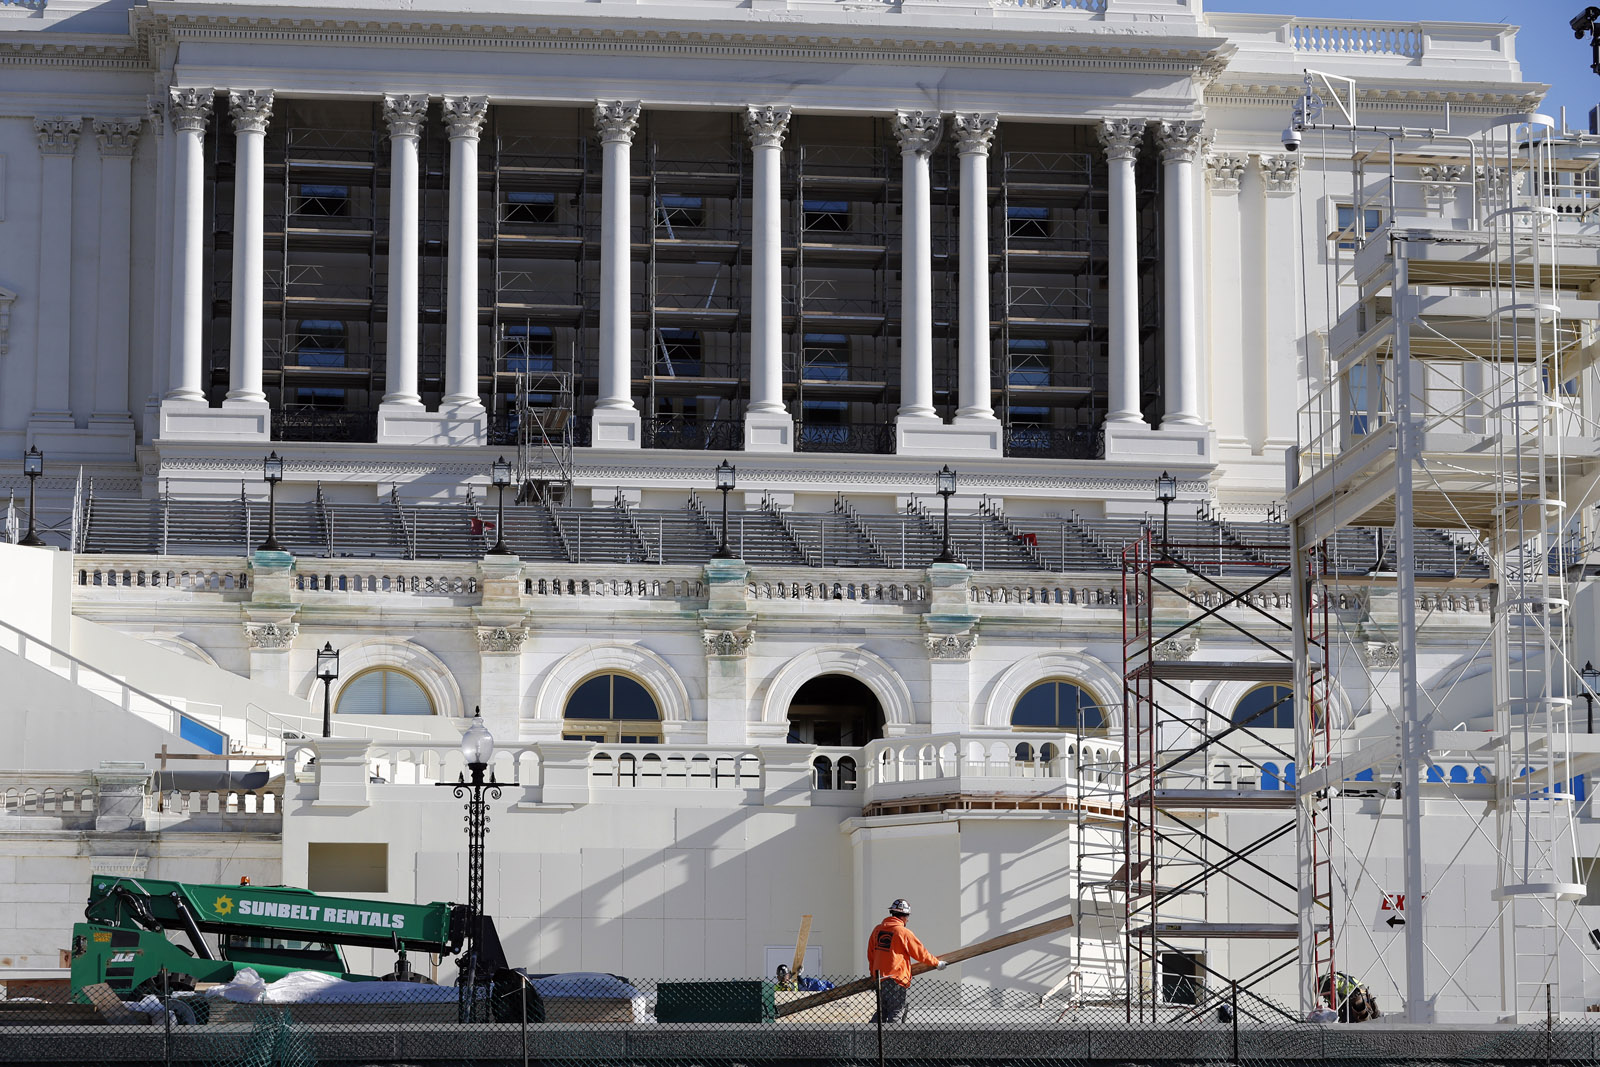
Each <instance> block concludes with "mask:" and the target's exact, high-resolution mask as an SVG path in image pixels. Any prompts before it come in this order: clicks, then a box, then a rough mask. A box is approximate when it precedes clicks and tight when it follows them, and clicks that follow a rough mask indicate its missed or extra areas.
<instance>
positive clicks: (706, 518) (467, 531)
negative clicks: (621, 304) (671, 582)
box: [80, 496, 1489, 580]
mask: <svg viewBox="0 0 1600 1067" xmlns="http://www.w3.org/2000/svg"><path fill="white" fill-rule="evenodd" d="M494 522H495V518H494V512H493V511H492V510H491V509H488V508H474V507H473V506H472V505H471V504H470V503H437V504H434V503H428V504H423V503H418V504H401V503H399V502H398V501H397V500H390V501H386V502H384V503H372V504H351V503H336V502H333V501H329V500H327V499H319V500H313V501H308V502H303V503H280V504H279V505H278V513H277V535H278V539H279V541H281V542H282V543H283V544H284V545H285V546H286V547H288V549H289V550H290V551H291V552H293V553H294V554H295V555H297V556H303V557H325V558H354V559H461V560H467V559H477V558H478V557H479V556H481V555H483V551H484V548H485V546H486V545H487V544H490V543H492V542H493V540H494V529H493V523H494ZM940 522H941V520H940V517H939V516H937V515H936V514H933V513H932V512H930V511H925V510H924V509H922V508H920V507H917V506H916V505H915V504H913V505H912V507H910V508H908V509H907V510H906V511H905V512H901V513H869V512H865V511H862V510H861V509H860V508H858V507H857V506H855V505H853V504H852V503H851V502H850V501H848V500H847V499H845V498H844V497H842V496H841V497H840V498H839V499H838V500H837V501H836V502H835V505H834V508H833V509H832V510H830V511H828V512H813V513H807V512H795V511H792V510H786V509H779V508H777V507H775V506H766V507H762V508H759V509H753V510H740V511H735V512H733V513H731V514H730V515H729V517H728V540H729V544H730V546H731V547H732V549H733V550H734V552H735V554H736V555H738V556H739V557H740V558H742V559H745V560H746V561H747V562H750V563H756V564H766V565H789V566H812V567H878V568H884V567H886V568H894V569H901V568H910V569H917V568H922V567H926V566H927V564H928V563H929V562H930V561H931V560H932V559H933V558H934V556H935V555H937V554H938V551H939V545H940V537H941V526H940ZM1157 522H1159V519H1157V518H1154V517H1144V518H1139V517H1129V518H1089V517H1085V516H1082V515H1078V514H1076V513H1074V514H1072V515H1066V516H1015V515H1008V514H1004V513H1002V512H1001V511H1000V509H999V508H998V507H997V506H988V505H986V506H985V507H983V508H981V509H979V510H978V511H975V512H968V513H963V514H959V515H952V516H951V518H950V540H951V544H952V547H953V548H954V549H955V552H956V554H957V556H958V558H960V559H962V560H963V561H964V562H966V564H967V565H968V566H970V567H971V568H973V569H974V570H1005V571H1054V572H1068V573H1070V572H1105V571H1114V570H1116V569H1117V559H1118V554H1119V553H1120V551H1121V548H1122V546H1123V545H1124V544H1126V543H1128V542H1130V541H1132V540H1134V539H1136V538H1137V537H1139V536H1140V535H1141V534H1142V532H1143V531H1144V530H1145V529H1146V527H1147V525H1149V524H1152V523H1157ZM505 523H506V530H505V535H506V541H507V543H508V544H509V545H510V546H511V549H512V551H513V552H515V553H516V554H517V555H518V556H520V557H521V558H523V559H530V560H550V561H560V562H571V563H628V564H633V563H669V564H678V565H682V564H697V563H703V562H705V561H706V560H707V559H709V558H710V557H711V554H712V553H713V552H715V551H716V546H717V540H718V535H719V533H720V526H719V523H720V516H719V515H718V514H717V513H716V512H715V509H713V508H711V507H710V506H708V505H707V504H705V503H704V502H701V501H694V500H692V501H691V502H690V503H689V504H687V505H686V506H685V507H683V508H676V509H673V508H636V507H632V506H629V505H625V504H623V503H613V504H612V505H611V506H609V507H599V508H593V507H575V506H567V505H561V504H549V503H545V502H533V503H526V504H518V505H514V506H508V507H507V508H506V512H505ZM84 524H85V528H84V530H82V531H81V533H80V548H81V550H82V551H84V552H88V553H135V554H149V555H164V556H197V555H198V556H248V555H250V554H251V553H252V552H253V551H254V549H255V547H256V546H255V543H254V541H255V539H256V538H258V537H259V536H260V535H261V533H262V532H263V531H264V530H265V529H266V505H265V504H264V503H261V502H256V501H244V500H230V501H226V502H217V501H214V500H213V501H201V500H176V499H171V498H163V499H160V500H154V501H151V500H120V499H114V498H110V497H97V498H96V499H95V501H94V506H93V508H92V509H89V510H88V514H87V516H86V518H85V520H84ZM1419 534H1420V536H1419V537H1418V539H1417V559H1418V562H1417V573H1418V574H1419V575H1423V576H1426V577H1429V578H1434V579H1469V580H1470V579H1483V578H1487V577H1488V576H1489V568H1488V565H1487V563H1486V562H1485V561H1484V558H1483V556H1482V553H1481V552H1478V551H1476V550H1475V548H1474V546H1472V545H1468V544H1464V543H1463V542H1462V541H1461V539H1460V538H1458V537H1453V536H1451V535H1449V534H1447V533H1444V532H1440V531H1433V530H1425V531H1419ZM1168 537H1169V539H1170V540H1171V542H1172V544H1173V545H1175V546H1180V545H1183V546H1194V547H1199V546H1203V547H1204V548H1205V555H1206V556H1207V557H1208V558H1211V559H1214V560H1216V561H1217V562H1216V563H1215V565H1214V566H1215V569H1216V570H1217V571H1219V572H1221V573H1226V572H1227V571H1228V570H1229V568H1230V566H1247V565H1259V564H1261V563H1270V562H1276V561H1279V560H1286V559H1287V558H1288V553H1289V531H1288V527H1287V526H1285V525H1283V524H1282V523H1280V522H1270V521H1268V522H1259V521H1249V522H1246V521H1236V520H1230V521H1226V522H1225V521H1222V520H1220V519H1218V518H1216V517H1214V516H1211V515H1208V514H1204V513H1202V514H1201V515H1197V516H1194V517H1185V518H1173V519H1171V520H1170V521H1169V523H1168ZM1178 551H1180V552H1181V551H1182V549H1178ZM1331 551H1332V556H1333V559H1332V566H1333V569H1335V570H1336V571H1338V572H1339V573H1342V574H1348V575H1359V574H1370V573H1378V574H1381V573H1383V572H1385V571H1388V570H1392V568H1393V567H1394V545H1393V538H1392V537H1391V536H1390V535H1389V532H1388V531H1387V530H1382V529H1365V528H1361V529H1346V530H1344V531H1341V532H1340V535H1339V537H1338V538H1337V539H1336V540H1335V541H1334V543H1333V545H1332V549H1331Z"/></svg>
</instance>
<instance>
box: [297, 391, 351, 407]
mask: <svg viewBox="0 0 1600 1067" xmlns="http://www.w3.org/2000/svg"><path fill="white" fill-rule="evenodd" d="M294 401H295V403H296V404H299V405H300V406H301V407H307V408H319V409H321V410H323V411H338V410H341V409H343V407H344V390H343V389H339V388H337V387H335V386H329V385H315V386H306V385H302V386H300V387H299V388H298V389H296V390H295V391H294Z"/></svg>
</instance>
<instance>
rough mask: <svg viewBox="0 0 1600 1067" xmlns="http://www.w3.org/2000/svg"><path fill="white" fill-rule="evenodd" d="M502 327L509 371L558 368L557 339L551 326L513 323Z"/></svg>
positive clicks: (524, 371) (522, 372)
mask: <svg viewBox="0 0 1600 1067" xmlns="http://www.w3.org/2000/svg"><path fill="white" fill-rule="evenodd" d="M502 329H503V330H504V333H503V334H502V336H503V337H504V339H505V345H504V350H505V369H506V370H507V371H509V372H510V373H512V374H533V373H536V372H539V371H552V370H555V369H556V341H555V335H554V334H553V333H552V332H551V330H550V327H548V326H530V325H527V324H524V323H511V324H508V325H506V326H504V327H502Z"/></svg>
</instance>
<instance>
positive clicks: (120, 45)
mask: <svg viewBox="0 0 1600 1067" xmlns="http://www.w3.org/2000/svg"><path fill="white" fill-rule="evenodd" d="M148 55H149V53H148V51H147V50H146V49H144V48H141V47H140V46H139V45H137V44H135V43H134V42H132V41H130V40H129V39H128V38H127V37H123V36H113V35H111V34H79V33H64V34H61V35H59V36H55V35H50V34H43V33H39V34H27V35H21V34H18V35H17V36H15V37H11V38H8V39H5V40H0V67H75V68H79V69H87V70H129V71H152V70H154V69H155V67H154V64H153V63H151V61H150V60H149V58H148Z"/></svg>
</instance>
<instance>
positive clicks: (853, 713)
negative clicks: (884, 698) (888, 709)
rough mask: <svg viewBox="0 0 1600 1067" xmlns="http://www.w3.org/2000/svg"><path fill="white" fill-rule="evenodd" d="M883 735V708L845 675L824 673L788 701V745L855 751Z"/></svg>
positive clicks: (875, 698)
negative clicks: (841, 748) (828, 747)
mask: <svg viewBox="0 0 1600 1067" xmlns="http://www.w3.org/2000/svg"><path fill="white" fill-rule="evenodd" d="M882 736H883V706H882V705H881V704H879V703H878V698H877V697H876V696H874V695H873V693H872V690H871V689H868V688H867V687H866V685H864V684H863V683H861V682H859V681H857V680H856V679H854V678H851V677H850V676H849V675H845V674H823V675H819V676H817V677H816V678H813V679H811V680H810V681H809V682H806V683H805V684H804V685H802V686H801V687H800V688H799V690H798V691H797V692H796V693H795V695H794V699H793V700H792V701H790V702H789V743H790V744H792V745H825V746H832V747H844V748H857V747H860V746H861V745H864V744H866V743H867V742H868V741H876V740H878V739H879V738H881V737H882Z"/></svg>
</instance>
